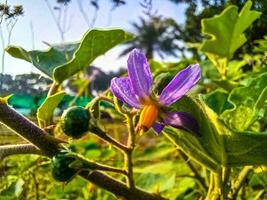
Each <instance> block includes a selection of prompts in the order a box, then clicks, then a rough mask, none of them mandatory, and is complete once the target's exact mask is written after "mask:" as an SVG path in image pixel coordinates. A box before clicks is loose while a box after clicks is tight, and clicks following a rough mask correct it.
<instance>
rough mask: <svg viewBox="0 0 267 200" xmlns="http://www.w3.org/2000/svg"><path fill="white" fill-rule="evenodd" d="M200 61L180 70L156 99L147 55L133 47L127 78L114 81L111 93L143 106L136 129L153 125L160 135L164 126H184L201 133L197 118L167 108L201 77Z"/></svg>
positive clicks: (143, 130)
mask: <svg viewBox="0 0 267 200" xmlns="http://www.w3.org/2000/svg"><path fill="white" fill-rule="evenodd" d="M200 77H201V70H200V67H199V65H198V64H195V65H189V66H188V67H187V68H185V69H183V70H182V71H180V72H179V73H178V74H177V75H176V76H175V77H174V78H173V79H172V80H171V82H170V83H169V84H168V85H167V86H166V87H165V88H164V89H163V91H162V92H161V94H160V95H159V96H158V97H157V98H156V97H154V95H153V94H152V91H151V90H152V84H153V78H152V74H151V72H150V68H149V65H148V62H147V59H146V57H145V55H144V54H143V53H142V52H141V51H140V50H138V49H134V50H133V51H132V52H131V53H130V56H129V58H128V77H123V78H117V77H115V78H113V79H112V80H111V91H112V93H113V94H114V95H115V96H116V97H117V98H118V99H119V100H120V101H122V102H124V103H126V104H127V105H129V106H132V107H134V108H137V109H141V114H140V118H139V122H138V125H137V131H138V132H139V131H141V132H146V131H147V130H148V129H150V128H151V127H152V128H153V129H154V130H155V132H156V133H157V134H160V132H161V131H162V130H163V128H164V126H165V125H170V126H172V127H175V128H181V129H184V130H186V131H189V132H192V133H195V134H197V135H200V133H199V128H198V123H197V121H196V120H195V119H194V118H193V117H192V116H191V115H190V114H188V113H185V112H166V111H164V110H165V109H162V108H163V107H168V106H170V105H171V104H173V103H174V102H176V101H177V100H179V99H180V98H181V97H182V96H184V95H185V94H186V93H187V92H188V91H189V90H190V89H191V88H192V87H193V86H194V85H195V84H196V83H197V82H198V81H199V79H200Z"/></svg>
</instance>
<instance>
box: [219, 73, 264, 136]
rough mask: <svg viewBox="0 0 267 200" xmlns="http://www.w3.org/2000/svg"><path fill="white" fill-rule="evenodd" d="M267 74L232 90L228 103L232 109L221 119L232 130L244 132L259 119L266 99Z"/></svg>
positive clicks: (224, 113) (225, 112)
mask: <svg viewBox="0 0 267 200" xmlns="http://www.w3.org/2000/svg"><path fill="white" fill-rule="evenodd" d="M266 83H267V73H264V74H262V75H260V76H258V77H257V78H254V79H252V80H251V81H250V83H249V85H247V86H244V87H238V88H235V89H233V90H232V92H231V93H230V95H229V99H228V100H229V102H230V103H232V104H233V105H234V108H233V109H230V110H226V111H224V112H223V114H222V116H221V119H223V121H224V122H225V123H226V124H227V125H228V126H229V127H230V128H231V129H233V130H237V131H244V130H247V129H248V128H249V126H250V125H251V124H252V123H253V122H255V121H256V120H258V119H260V118H261V117H263V116H262V113H264V110H263V109H264V104H266V103H265V101H266V99H267V85H266Z"/></svg>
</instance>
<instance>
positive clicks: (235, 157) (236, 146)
mask: <svg viewBox="0 0 267 200" xmlns="http://www.w3.org/2000/svg"><path fill="white" fill-rule="evenodd" d="M173 108H175V110H182V111H186V112H189V113H191V114H192V115H193V116H194V117H195V118H196V119H197V121H198V123H199V125H200V133H201V134H202V136H201V137H199V138H198V137H195V136H193V135H191V134H190V133H188V132H186V131H183V130H177V129H174V128H171V127H168V128H165V135H166V136H167V137H168V138H169V139H170V140H171V141H172V142H173V143H174V144H175V145H177V146H178V147H179V148H181V149H182V150H183V151H184V152H185V153H186V154H187V155H189V156H190V157H192V158H193V159H194V160H196V161H198V162H199V163H201V164H202V165H204V166H205V167H208V168H209V169H211V170H214V171H216V169H217V168H218V167H219V166H220V165H221V166H227V167H231V166H246V165H261V164H266V159H265V156H266V153H267V148H266V147H267V134H266V133H253V132H236V131H233V130H230V129H229V128H227V127H226V126H225V125H224V124H223V123H222V121H221V120H220V119H219V117H218V116H217V115H216V113H214V111H212V110H211V109H210V108H208V107H207V106H206V105H205V103H204V102H203V101H202V100H201V99H191V98H189V97H184V98H183V99H182V100H181V101H179V102H178V103H176V105H174V107H173ZM245 117H246V116H245Z"/></svg>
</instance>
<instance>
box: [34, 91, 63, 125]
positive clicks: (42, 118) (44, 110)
mask: <svg viewBox="0 0 267 200" xmlns="http://www.w3.org/2000/svg"><path fill="white" fill-rule="evenodd" d="M64 96H65V92H59V93H56V94H54V95H51V96H49V97H47V98H46V99H45V101H44V102H43V104H42V105H41V106H40V107H39V108H38V111H37V119H38V124H39V126H40V127H45V126H46V124H47V122H49V121H50V120H51V117H52V116H53V113H54V110H55V109H56V107H57V106H58V104H59V103H60V101H61V100H62V99H63V97H64Z"/></svg>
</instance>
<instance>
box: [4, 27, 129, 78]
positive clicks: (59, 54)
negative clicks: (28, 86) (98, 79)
mask: <svg viewBox="0 0 267 200" xmlns="http://www.w3.org/2000/svg"><path fill="white" fill-rule="evenodd" d="M132 38H133V36H132V35H131V34H129V33H126V32H125V31H123V30H121V29H110V30H97V29H93V30H90V31H88V32H87V33H85V35H84V37H83V39H82V40H81V42H80V43H78V42H76V43H69V44H60V45H49V46H50V48H49V49H48V50H47V51H38V50H34V51H26V50H25V49H23V48H22V47H16V46H8V47H7V48H6V51H7V52H8V53H9V54H10V55H11V56H13V57H15V58H19V59H23V60H25V61H27V62H31V63H32V64H33V65H34V66H35V67H36V68H38V69H39V70H40V71H42V72H43V73H45V74H46V75H47V76H49V77H51V78H53V79H54V80H56V81H57V82H59V83H61V82H62V81H64V80H65V79H67V78H69V77H70V76H72V75H74V74H75V73H77V72H79V71H80V70H82V69H84V68H85V67H88V66H89V65H90V64H91V63H92V62H93V60H94V59H96V58H97V57H98V56H100V55H102V54H104V53H106V52H107V51H108V50H110V49H111V48H113V47H114V46H116V45H118V44H120V43H123V42H125V41H128V40H130V39H132Z"/></svg>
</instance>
